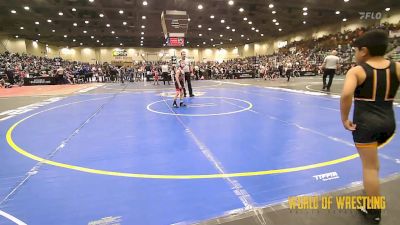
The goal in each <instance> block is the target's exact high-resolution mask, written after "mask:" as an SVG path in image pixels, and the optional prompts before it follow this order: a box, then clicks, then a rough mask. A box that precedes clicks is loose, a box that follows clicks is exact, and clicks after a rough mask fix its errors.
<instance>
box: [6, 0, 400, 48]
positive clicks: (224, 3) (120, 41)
mask: <svg viewBox="0 0 400 225" xmlns="http://www.w3.org/2000/svg"><path fill="white" fill-rule="evenodd" d="M345 1H347V2H345ZM143 2H144V1H143V0H0V33H6V34H9V35H12V36H14V37H16V36H17V37H18V38H26V39H30V40H38V41H39V42H41V43H46V44H54V45H58V46H70V47H72V46H79V45H80V43H82V45H83V46H91V47H95V46H98V47H101V46H104V47H106V46H108V47H111V46H112V47H117V46H121V45H122V46H129V47H139V46H141V45H142V46H144V47H162V46H163V43H164V42H165V41H164V40H163V39H164V37H163V33H162V28H161V19H160V15H161V12H162V11H163V10H184V11H187V13H188V15H189V17H190V22H189V29H188V34H187V40H186V41H187V43H186V46H187V47H212V46H213V45H215V46H218V47H223V46H225V45H231V46H232V45H237V44H243V43H251V42H255V41H261V40H263V39H266V38H269V37H277V36H281V35H286V34H290V33H292V32H295V31H299V30H303V29H307V28H311V27H315V26H319V25H323V24H332V23H345V22H343V19H347V20H350V19H352V18H359V17H360V15H359V12H360V11H371V12H382V13H383V14H384V15H387V14H390V13H391V12H393V10H394V9H399V8H400V1H399V0H234V1H233V2H234V3H233V5H230V4H228V2H229V1H228V0H147V5H144V4H143ZM199 4H201V5H202V6H203V9H198V7H199ZM24 7H25V8H24ZM26 7H29V9H28V8H26ZM305 7H306V8H305ZM241 8H242V12H241V11H240V10H241ZM387 8H390V10H389V11H386V10H387ZM121 10H122V11H121ZM336 11H339V12H336ZM305 12H306V13H307V15H303V13H305ZM100 14H102V17H101V15H100ZM211 15H213V16H214V18H210V17H211ZM143 16H145V19H144V17H143ZM244 18H246V19H247V20H244ZM274 19H276V22H273V20H274ZM50 20H51V21H50ZM221 20H224V21H225V22H224V23H221ZM85 21H87V23H85ZM250 21H251V22H252V24H249V22H250ZM74 23H76V24H74ZM107 24H109V27H107ZM199 25H201V26H199ZM142 26H145V27H144V28H142ZM21 27H23V29H21ZM253 27H254V30H252V28H253ZM209 28H210V29H211V30H210V29H209ZM227 28H229V29H227ZM233 29H234V30H233ZM53 30H54V31H53ZM257 31H258V32H257ZM84 32H86V33H84ZM112 32H114V33H112ZM142 32H143V33H142ZM200 35H201V36H200ZM92 36H93V38H92ZM211 39H213V40H211ZM141 41H142V42H141Z"/></svg>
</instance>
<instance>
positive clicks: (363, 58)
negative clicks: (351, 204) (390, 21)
mask: <svg viewBox="0 0 400 225" xmlns="http://www.w3.org/2000/svg"><path fill="white" fill-rule="evenodd" d="M353 46H354V48H355V57H356V60H357V63H358V64H359V65H358V66H355V67H353V68H351V69H350V70H349V71H348V72H347V75H346V79H345V82H344V86H343V91H342V96H341V100H340V111H341V118H342V122H343V126H344V127H345V129H347V130H349V131H352V134H353V140H354V142H355V146H356V148H357V150H358V153H359V155H360V158H361V162H362V169H363V184H364V191H365V194H366V195H367V196H371V197H372V196H380V187H379V186H380V185H379V158H378V147H382V146H383V145H384V144H386V143H388V142H389V141H390V140H391V138H392V137H393V135H394V132H395V128H396V120H395V116H394V111H393V100H394V98H395V96H396V92H397V90H398V88H399V80H400V63H396V62H391V61H389V60H386V59H385V58H384V55H385V52H386V49H387V46H388V34H387V33H386V32H385V31H382V30H373V31H370V32H367V33H365V34H364V35H363V36H361V37H360V38H358V39H357V40H355V41H354V43H353ZM353 95H354V114H353V122H352V121H350V120H349V118H348V115H349V112H350V108H351V104H352V98H353ZM360 212H361V213H362V214H363V215H364V216H366V218H367V219H370V220H372V221H373V222H375V223H379V222H380V220H381V209H362V210H360Z"/></svg>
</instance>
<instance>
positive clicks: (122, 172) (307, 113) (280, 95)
mask: <svg viewBox="0 0 400 225" xmlns="http://www.w3.org/2000/svg"><path fill="white" fill-rule="evenodd" d="M111 89H112V88H111ZM172 91H173V90H172V88H171V90H170V91H168V90H165V91H151V90H150V91H148V92H140V93H130V92H122V91H120V92H119V93H109V94H95V95H94V94H82V95H75V96H71V97H65V98H63V99H61V100H59V101H56V102H54V103H51V104H48V105H45V106H43V107H40V108H37V109H35V110H33V111H29V112H26V113H23V114H20V115H17V116H15V117H12V118H10V119H8V120H5V121H2V122H0V135H1V137H2V139H1V140H0V147H1V148H0V165H1V170H0V213H3V214H0V224H24V223H27V224H32V225H44V224H58V225H61V224H65V225H72V224H118V223H120V224H154V225H162V224H176V223H181V224H186V223H191V222H198V221H203V220H206V219H211V218H214V217H217V216H222V215H225V214H229V213H233V212H237V211H240V210H245V209H251V208H254V207H262V206H265V205H268V204H273V203H277V202H281V201H285V200H287V197H288V196H294V195H302V194H311V193H325V192H329V191H333V190H336V189H339V188H344V187H348V186H350V185H352V184H353V183H354V182H359V181H360V180H361V175H362V174H361V162H360V160H359V159H358V154H356V149H355V147H354V146H353V142H352V137H351V133H349V132H347V131H345V130H344V128H343V127H342V124H341V121H340V112H339V99H338V98H334V97H329V96H322V95H316V94H310V93H302V92H290V91H284V90H278V89H272V88H257V87H250V86H237V87H236V86H235V87H231V86H229V88H224V86H221V87H218V88H208V89H202V90H201V91H202V92H201V93H199V94H198V95H197V96H196V97H195V98H192V99H187V105H188V107H186V108H179V109H173V108H171V105H172V98H171V97H170V96H171V95H173V94H174V93H173V92H172ZM161 92H162V93H161ZM395 110H396V115H397V118H399V116H400V115H399V113H400V110H399V108H397V107H396V108H395ZM398 149H400V138H398V137H397V136H396V137H395V138H394V139H393V140H392V142H390V143H389V144H388V145H386V146H385V147H384V148H383V149H381V150H380V160H381V177H387V176H389V175H391V174H394V173H397V172H399V171H400V164H399V163H400V161H399V158H400V151H398ZM4 215H5V216H4ZM11 215H12V216H11ZM12 221H14V222H12ZM22 221H23V222H22ZM102 222H103V223H102Z"/></svg>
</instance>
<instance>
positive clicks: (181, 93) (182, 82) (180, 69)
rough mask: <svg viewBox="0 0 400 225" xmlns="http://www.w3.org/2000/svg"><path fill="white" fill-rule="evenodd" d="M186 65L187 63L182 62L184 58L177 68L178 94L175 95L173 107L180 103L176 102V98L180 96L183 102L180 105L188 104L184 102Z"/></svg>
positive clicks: (176, 85)
mask: <svg viewBox="0 0 400 225" xmlns="http://www.w3.org/2000/svg"><path fill="white" fill-rule="evenodd" d="M184 66H185V63H184V62H182V60H181V61H180V62H179V66H178V68H177V69H176V70H175V90H176V94H175V97H174V103H173V105H172V106H173V107H174V108H178V104H177V103H176V100H177V99H178V98H180V100H181V102H180V104H179V106H180V107H182V106H186V105H185V103H184V102H183V98H184V90H183V88H184V87H185V72H183V67H184Z"/></svg>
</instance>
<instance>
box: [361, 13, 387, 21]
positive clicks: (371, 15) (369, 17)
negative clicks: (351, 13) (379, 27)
mask: <svg viewBox="0 0 400 225" xmlns="http://www.w3.org/2000/svg"><path fill="white" fill-rule="evenodd" d="M359 14H360V19H362V20H380V19H382V13H381V12H359Z"/></svg>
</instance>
